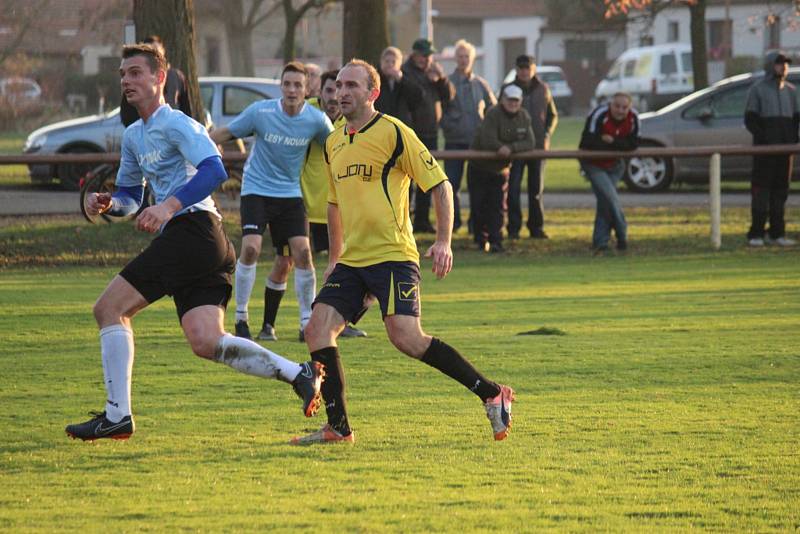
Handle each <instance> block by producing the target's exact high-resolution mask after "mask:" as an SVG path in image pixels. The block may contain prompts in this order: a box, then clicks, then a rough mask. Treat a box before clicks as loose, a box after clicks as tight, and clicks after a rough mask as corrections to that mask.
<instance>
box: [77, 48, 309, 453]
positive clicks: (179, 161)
mask: <svg viewBox="0 0 800 534" xmlns="http://www.w3.org/2000/svg"><path fill="white" fill-rule="evenodd" d="M122 58H123V59H122V64H121V66H120V78H121V81H120V83H121V85H122V91H123V94H124V95H125V98H126V99H127V100H128V102H129V103H130V104H131V105H133V106H134V107H135V108H136V110H137V111H138V113H139V116H140V117H141V118H140V119H139V120H137V121H136V122H134V123H133V124H132V125H131V126H130V127H128V128H127V129H126V130H125V134H124V135H123V139H122V156H121V161H120V170H119V174H118V175H117V187H118V189H117V191H116V192H115V193H114V194H113V195H111V194H108V193H95V194H93V195H91V196H90V197H89V199H88V202H87V211H88V212H89V213H90V214H91V215H97V214H99V213H108V214H110V215H120V216H124V215H129V214H131V213H135V212H136V211H137V210H138V209H139V206H140V205H141V203H142V197H143V194H144V182H145V180H147V181H148V182H149V183H150V184H151V186H152V189H153V192H154V193H155V197H156V203H155V205H153V206H150V207H148V208H146V209H145V210H144V211H142V213H141V214H139V216H138V217H137V219H136V227H137V229H139V230H142V231H145V232H150V233H154V234H157V236H156V237H155V238H154V239H153V241H152V242H151V243H150V245H149V246H148V247H147V248H146V249H145V250H144V251H143V252H142V253H141V254H139V255H138V256H137V257H136V258H134V259H133V260H132V261H131V262H130V263H128V264H127V265H126V266H125V267H124V268H123V269H122V271H121V272H120V274H119V275H117V276H116V277H114V279H113V280H111V283H109V285H108V286H107V287H106V289H105V291H104V292H103V294H102V295H100V298H99V299H98V300H97V302H96V303H95V305H94V316H95V319H96V321H97V325H98V327H99V328H100V348H101V355H102V362H103V376H104V382H105V387H106V392H107V394H108V399H107V401H106V406H105V411H103V412H101V413H94V414H93V417H92V418H91V419H89V420H88V421H86V422H84V423H78V424H73V425H68V426H67V428H66V432H67V434H68V435H70V436H71V437H73V438H77V439H82V440H84V441H87V440H88V441H94V440H96V439H101V438H111V439H128V438H129V437H130V436H131V434H133V432H134V429H135V427H134V422H133V418H132V415H131V371H132V368H133V354H134V346H133V331H132V329H131V318H132V317H133V316H134V315H135V314H136V313H137V312H139V311H140V310H142V309H144V308H146V307H147V306H148V305H150V304H151V303H153V302H155V301H157V300H158V299H160V298H161V297H163V296H164V295H171V296H172V297H173V299H174V301H175V306H176V308H177V311H178V319H179V321H180V323H181V327H182V328H183V331H184V334H185V335H186V339H187V340H188V341H189V345H190V346H191V348H192V350H193V351H194V353H195V354H197V355H198V356H200V357H202V358H207V359H209V360H213V361H216V362H219V363H224V364H226V365H228V366H230V367H232V368H234V369H236V370H238V371H241V372H244V373H247V374H251V375H255V376H260V377H263V378H277V379H279V380H283V381H285V382H288V383H290V384H292V386H293V387H294V389H295V392H296V393H297V394H298V395H299V396H300V397H301V398H302V399H303V411H304V413H305V415H306V416H307V417H310V416H311V415H313V414H314V413H315V412H316V410H317V409H318V408H319V402H320V394H319V388H320V385H321V383H322V377H323V375H324V369H323V366H322V365H320V364H319V363H317V362H307V363H305V364H302V365H300V364H297V363H294V362H291V361H289V360H286V359H285V358H282V357H281V356H278V355H277V354H274V353H272V352H270V351H268V350H266V349H264V348H263V347H261V346H260V345H258V344H256V343H253V342H252V341H248V340H245V339H241V338H238V337H235V336H232V335H230V334H227V333H225V330H224V328H223V318H224V312H225V307H226V305H227V303H228V299H229V298H230V294H231V280H230V275H231V273H232V272H233V263H234V260H235V255H234V253H233V247H232V246H231V243H230V241H229V240H228V238H227V236H226V235H225V232H224V230H223V228H222V218H221V217H220V215H219V212H218V211H217V209H216V207H215V205H214V201H213V200H212V199H211V197H210V196H209V195H210V194H211V192H212V191H213V190H214V189H215V188H216V187H217V186H218V185H219V184H220V183H222V182H223V181H224V180H225V179H226V178H227V175H226V173H225V169H224V167H223V166H222V159H221V158H220V155H219V152H218V151H217V148H216V146H215V145H214V143H213V142H212V141H211V139H210V138H209V137H208V134H207V133H206V130H205V128H203V126H201V125H200V124H199V123H197V122H195V121H194V120H192V119H191V118H189V117H187V116H186V115H184V114H183V113H181V112H180V111H176V110H173V109H171V108H170V107H169V106H167V105H166V104H165V103H164V97H163V88H164V82H165V78H166V61H165V60H164V56H163V54H162V53H161V52H160V51H159V50H158V49H156V48H154V47H153V46H151V45H144V44H142V45H131V46H126V47H124V48H123V51H122Z"/></svg>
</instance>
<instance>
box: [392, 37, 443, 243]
mask: <svg viewBox="0 0 800 534" xmlns="http://www.w3.org/2000/svg"><path fill="white" fill-rule="evenodd" d="M435 52H436V49H435V48H434V47H433V43H432V42H431V41H429V40H428V39H417V40H416V41H414V44H413V45H412V47H411V55H410V56H409V58H408V61H406V62H405V63H404V64H403V68H402V70H403V75H404V76H407V77H408V78H410V79H411V81H412V82H414V83H415V84H416V85H418V86H419V87H420V88H422V102H421V103H420V105H419V106H417V107H416V109H414V110H412V111H411V122H412V124H410V126H411V128H412V129H413V130H414V133H416V134H417V137H419V139H420V141H422V143H423V144H424V145H425V147H426V148H427V149H428V150H436V149H437V140H438V135H439V133H438V129H439V121H440V120H441V119H442V112H443V109H444V108H445V107H446V106H447V105H448V104H449V103H450V101H451V100H453V98H455V96H456V91H455V88H454V87H453V84H452V83H450V80H448V79H447V76H445V75H444V69H442V66H441V65H439V64H438V63H436V62H435V61H434V60H433V54H434V53H435ZM430 210H431V197H430V195H429V194H427V193H424V192H422V191H420V190H419V189H417V191H416V202H415V207H414V231H415V232H430V233H435V230H434V228H433V226H431V222H430V219H429V214H430Z"/></svg>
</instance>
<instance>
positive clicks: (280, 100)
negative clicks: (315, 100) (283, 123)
mask: <svg viewBox="0 0 800 534" xmlns="http://www.w3.org/2000/svg"><path fill="white" fill-rule="evenodd" d="M278 108H279V109H280V110H281V113H283V115H284V116H285V117H286V118H287V119H289V120H294V119H296V118H297V117H299V116H300V115H302V114H303V112H304V111H305V110H306V101H305V100H303V103H302V104H301V105H300V109H299V110H297V113H296V114H294V115H289V114H288V113H286V110H285V109H283V97H280V98H279V99H278Z"/></svg>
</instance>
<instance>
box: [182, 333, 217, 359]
mask: <svg viewBox="0 0 800 534" xmlns="http://www.w3.org/2000/svg"><path fill="white" fill-rule="evenodd" d="M186 337H187V339H188V340H189V346H190V347H192V352H194V353H195V355H196V356H199V357H201V358H205V359H208V360H210V359H211V358H213V357H214V351H215V350H216V348H217V343H218V341H219V340H218V339H213V340H212V339H211V338H210V337H209V336H207V335H204V334H203V333H202V332H200V331H199V330H197V331H190V332H186Z"/></svg>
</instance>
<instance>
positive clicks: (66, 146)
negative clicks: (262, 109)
mask: <svg viewBox="0 0 800 534" xmlns="http://www.w3.org/2000/svg"><path fill="white" fill-rule="evenodd" d="M198 81H199V82H200V94H201V97H202V99H203V105H204V106H205V108H206V111H207V112H208V113H209V114H210V115H211V120H212V122H213V123H214V125H216V126H225V125H227V124H228V123H229V122H230V121H231V120H233V118H234V117H236V116H237V115H238V114H239V113H241V112H242V111H243V110H244V108H246V107H247V106H249V105H250V104H252V103H253V102H255V101H257V100H261V99H265V98H279V97H280V96H281V89H280V82H279V81H278V80H272V79H268V78H236V77H206V78H200V79H199V80H198ZM123 130H124V128H123V126H122V122H121V121H120V118H119V108H115V109H113V110H111V111H109V112H108V113H105V114H102V115H91V116H88V117H81V118H79V119H72V120H67V121H61V122H57V123H55V124H50V125H48V126H44V127H43V128H39V129H38V130H36V131H34V132H33V133H31V134H30V135H29V136H28V139H27V141H25V147H24V149H23V150H24V152H25V153H26V154H59V153H63V154H77V153H86V152H118V151H119V149H120V142H121V141H122V132H123ZM94 166H95V165H92V164H58V165H50V164H43V165H29V166H28V172H29V174H30V177H31V181H32V182H34V183H49V182H52V181H53V180H56V179H57V180H58V181H59V183H60V184H61V187H62V188H64V189H68V190H77V189H78V184H79V182H80V179H81V177H82V176H83V175H84V174H86V172H87V171H88V170H90V169H91V168H92V167H94Z"/></svg>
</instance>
